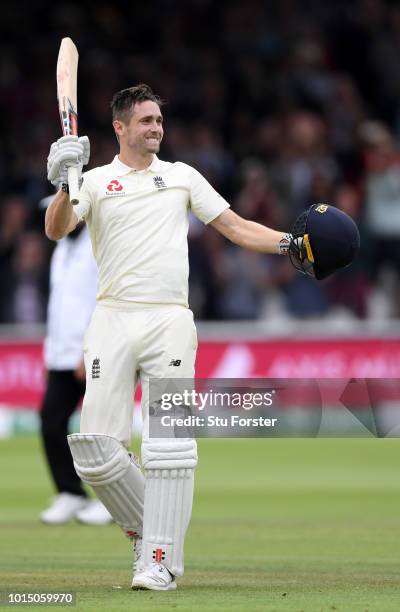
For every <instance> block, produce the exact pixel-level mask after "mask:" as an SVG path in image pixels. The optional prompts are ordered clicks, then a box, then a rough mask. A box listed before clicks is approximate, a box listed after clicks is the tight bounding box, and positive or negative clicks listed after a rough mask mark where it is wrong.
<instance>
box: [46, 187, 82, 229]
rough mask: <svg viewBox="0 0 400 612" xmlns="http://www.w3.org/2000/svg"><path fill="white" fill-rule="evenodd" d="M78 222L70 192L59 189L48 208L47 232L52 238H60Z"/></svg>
mask: <svg viewBox="0 0 400 612" xmlns="http://www.w3.org/2000/svg"><path fill="white" fill-rule="evenodd" d="M77 224H78V218H77V216H76V214H75V213H74V209H73V206H72V204H71V202H70V200H69V195H68V193H65V192H64V191H61V190H60V191H58V192H57V194H56V195H55V196H54V199H53V200H52V202H51V204H50V206H49V207H48V208H47V210H46V218H45V232H46V236H47V238H49V239H50V240H60V239H61V238H64V236H66V235H67V234H69V233H70V232H72V231H73V230H74V229H75V228H76V226H77Z"/></svg>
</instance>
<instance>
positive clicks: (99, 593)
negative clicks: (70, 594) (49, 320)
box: [0, 437, 400, 612]
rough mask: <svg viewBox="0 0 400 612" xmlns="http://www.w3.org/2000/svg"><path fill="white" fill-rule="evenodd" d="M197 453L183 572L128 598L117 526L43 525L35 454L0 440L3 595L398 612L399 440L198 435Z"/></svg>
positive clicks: (118, 603) (182, 607) (80, 604)
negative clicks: (167, 586) (172, 584)
mask: <svg viewBox="0 0 400 612" xmlns="http://www.w3.org/2000/svg"><path fill="white" fill-rule="evenodd" d="M199 455H200V461H199V467H198V469H197V478H196V495H195V503H194V512H193V519H192V523H191V526H190V529H189V532H188V536H187V541H186V542H187V543H186V573H185V576H184V577H183V578H181V579H180V580H179V586H178V590H177V591H176V592H174V593H154V592H141V591H138V592H132V591H131V590H130V581H131V570H130V566H131V551H130V545H129V542H128V541H127V540H125V539H124V537H123V536H122V534H121V533H120V532H119V529H118V528H117V527H116V526H115V525H112V526H108V527H102V528H93V527H84V526H82V525H77V524H70V525H66V526H63V527H46V526H44V525H41V524H40V523H39V522H38V520H37V516H38V513H39V511H40V510H42V509H43V507H44V506H45V504H46V503H47V500H48V497H49V496H50V495H51V494H52V490H51V487H50V483H49V480H48V478H47V473H46V471H45V468H44V465H43V459H42V455H41V451H40V445H39V443H38V441H37V439H36V438H34V437H19V438H13V439H10V440H6V441H2V442H0V483H1V488H0V590H15V591H24V592H27V591H30V592H35V591H36V592H37V591H42V592H43V591H56V590H63V591H66V590H69V591H76V593H77V605H76V607H74V608H72V609H75V610H83V611H85V612H86V611H92V610H93V611H94V610H96V611H98V610H107V611H108V610H111V611H114V610H115V611H118V612H120V611H123V610H134V611H141V610H148V611H152V612H153V611H158V610H160V611H162V610H164V611H167V610H177V611H179V612H181V611H186V610H199V611H200V610H201V611H203V610H205V611H209V610H216V611H218V612H222V611H228V610H229V611H230V612H231V611H238V610H263V611H264V610H266V611H273V610H276V611H298V612H299V611H301V610H303V611H304V612H313V611H318V612H319V611H331V610H338V611H349V612H353V611H366V610H368V611H369V612H372V611H377V612H378V611H379V612H386V611H391V610H393V611H395V610H396V611H398V610H399V609H400V571H399V567H400V545H399V542H400V452H399V442H398V441H397V440H393V439H392V440H382V439H381V440H377V439H353V440H348V439H347V440H333V439H309V440H306V439H300V440H294V439H281V440H260V439H253V440H201V441H200V443H199ZM29 609H39V608H37V607H35V608H33V607H30V608H29Z"/></svg>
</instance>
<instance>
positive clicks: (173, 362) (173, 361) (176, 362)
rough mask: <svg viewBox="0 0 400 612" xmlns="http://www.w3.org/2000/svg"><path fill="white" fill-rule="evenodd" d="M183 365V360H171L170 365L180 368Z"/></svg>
mask: <svg viewBox="0 0 400 612" xmlns="http://www.w3.org/2000/svg"><path fill="white" fill-rule="evenodd" d="M181 363H182V360H181V359H171V361H170V362H169V365H170V366H175V367H178V366H180V365H181Z"/></svg>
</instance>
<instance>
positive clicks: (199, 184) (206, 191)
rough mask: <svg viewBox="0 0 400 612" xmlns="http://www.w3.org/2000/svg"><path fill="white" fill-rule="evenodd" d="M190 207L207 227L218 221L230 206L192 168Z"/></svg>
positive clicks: (190, 176)
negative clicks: (217, 218) (215, 220)
mask: <svg viewBox="0 0 400 612" xmlns="http://www.w3.org/2000/svg"><path fill="white" fill-rule="evenodd" d="M189 178H190V207H191V209H192V211H193V213H194V214H195V215H196V217H197V218H198V219H200V221H202V222H203V223H205V224H206V225H207V224H208V223H210V222H211V221H213V220H214V219H216V217H218V216H219V215H220V214H221V213H222V212H224V210H226V209H227V208H229V204H228V202H227V201H226V200H224V198H223V197H222V196H221V195H219V193H217V191H215V189H214V188H213V187H212V186H211V185H210V183H209V182H208V181H207V180H206V179H205V178H204V176H202V175H201V174H200V172H198V171H197V170H195V169H194V168H190V175H189Z"/></svg>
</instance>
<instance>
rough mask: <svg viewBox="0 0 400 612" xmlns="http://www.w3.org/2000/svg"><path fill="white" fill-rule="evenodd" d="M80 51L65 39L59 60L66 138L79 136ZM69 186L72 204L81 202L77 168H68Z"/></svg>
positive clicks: (61, 112) (58, 69)
mask: <svg viewBox="0 0 400 612" xmlns="http://www.w3.org/2000/svg"><path fill="white" fill-rule="evenodd" d="M78 57H79V56H78V50H77V48H76V46H75V44H74V43H73V41H72V40H71V39H70V38H63V39H62V41H61V45H60V50H59V52H58V60H57V99H58V108H59V111H60V119H61V127H62V131H63V135H64V136H69V135H78V104H77V80H78ZM68 186H69V194H70V200H71V203H72V204H78V202H79V181H78V170H77V168H68Z"/></svg>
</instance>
